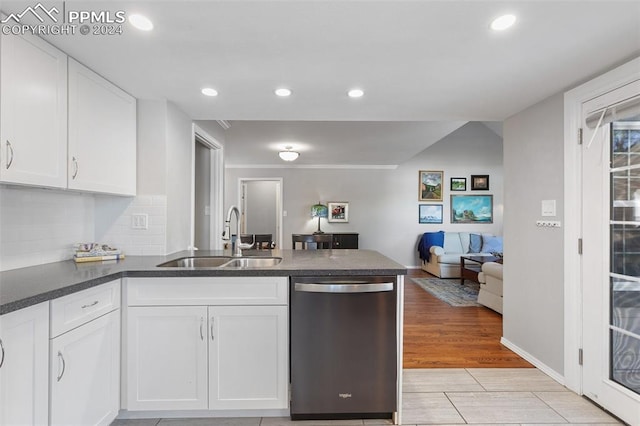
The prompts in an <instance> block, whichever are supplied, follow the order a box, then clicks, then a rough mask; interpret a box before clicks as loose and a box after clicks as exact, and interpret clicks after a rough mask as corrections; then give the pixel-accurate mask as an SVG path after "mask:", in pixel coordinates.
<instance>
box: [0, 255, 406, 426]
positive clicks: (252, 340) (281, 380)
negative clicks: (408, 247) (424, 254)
mask: <svg viewBox="0 0 640 426" xmlns="http://www.w3.org/2000/svg"><path fill="white" fill-rule="evenodd" d="M244 255H245V256H244V257H245V258H248V257H253V256H256V257H275V258H281V259H282V260H281V262H280V263H278V264H277V265H274V266H268V267H258V268H252V267H211V268H190V267H158V266H157V265H160V264H164V263H167V262H171V261H173V260H175V259H179V258H184V257H197V258H203V257H218V256H230V252H228V251H224V252H223V251H198V252H190V251H184V252H179V253H175V254H172V255H168V256H131V257H127V258H126V259H124V260H121V261H112V262H98V263H87V264H76V263H74V262H73V261H65V262H56V263H51V264H46V265H40V266H34V267H29V268H21V269H15V270H9V271H5V272H2V273H0V338H1V339H3V347H4V348H5V351H6V356H5V359H6V362H5V365H3V366H2V367H1V368H0V384H1V385H2V388H0V396H2V395H4V396H7V393H6V389H7V387H8V386H10V384H11V381H12V380H17V379H18V377H29V378H30V383H33V387H34V389H32V391H33V392H34V394H36V397H33V396H32V395H24V394H23V395H18V394H16V395H14V399H18V398H20V397H26V396H31V398H25V401H26V402H25V401H19V400H17V401H13V400H12V398H3V399H2V403H3V404H4V403H6V402H11V403H12V406H14V407H17V408H16V410H18V409H20V408H22V409H24V410H25V412H28V413H29V415H31V414H33V416H38V415H39V416H46V415H49V416H50V418H51V419H52V420H53V421H52V422H51V423H52V424H64V423H66V424H71V423H78V422H79V423H82V424H85V423H86V424H107V425H108V424H109V423H110V421H111V420H113V418H115V417H116V416H119V417H121V418H144V417H149V416H154V415H158V414H159V413H161V415H162V416H163V417H226V416H231V415H233V416H283V415H289V413H290V408H291V407H290V404H289V392H288V391H289V383H290V382H289V369H288V365H289V354H290V352H289V345H290V342H289V323H290V312H291V306H290V292H291V291H292V290H291V288H293V287H290V285H291V283H293V282H294V281H301V279H302V278H303V277H304V278H305V279H308V278H309V277H323V279H326V278H335V277H339V278H341V279H343V280H344V279H345V278H347V279H349V280H350V282H357V281H358V278H361V279H363V278H364V277H392V278H393V281H394V282H395V283H396V286H395V288H394V297H395V298H396V299H395V307H394V313H395V324H393V327H392V328H394V329H395V333H394V336H395V337H394V339H395V343H396V347H395V355H396V356H395V364H396V367H397V368H396V371H395V374H394V378H395V380H396V383H395V389H396V398H395V400H396V404H395V405H394V407H400V406H401V405H400V397H401V392H399V389H400V388H401V377H402V376H401V368H402V365H401V359H402V357H401V353H402V350H401V348H402V333H401V330H402V295H403V276H404V275H405V274H406V272H407V271H406V269H405V268H404V267H403V266H401V265H399V264H397V263H396V262H394V261H392V260H390V259H388V258H386V257H385V256H382V255H381V254H380V253H378V252H375V251H369V250H317V251H316V250H311V251H307V250H303V251H300V250H295V251H294V250H273V251H265V250H260V251H245V253H244ZM311 281H313V280H311ZM316 281H320V280H316ZM28 312H34V315H35V316H34V317H33V318H35V319H26V318H24V314H25V313H28ZM13 317H18V320H13V319H12V318H13ZM20 317H23V318H20ZM25 323H28V324H29V327H30V328H29V330H34V332H33V333H32V334H29V336H27V337H28V338H30V339H32V340H33V341H32V342H30V344H28V345H22V346H21V348H20V349H21V350H22V351H24V350H26V349H29V350H30V351H31V352H36V351H37V352H39V353H38V354H28V355H29V356H31V357H32V358H33V359H34V365H36V364H38V363H39V365H40V367H38V368H31V367H30V366H29V369H28V371H17V370H14V371H12V370H11V368H12V366H14V365H16V364H15V361H14V360H12V359H11V357H10V355H12V354H14V353H15V351H14V350H13V348H12V347H11V346H10V344H11V343H12V342H11V340H12V337H14V340H15V334H16V333H14V334H12V328H11V326H15V327H19V326H20V324H25ZM120 324H121V325H120ZM390 325H391V324H390ZM35 330H41V332H36V331H35ZM121 330H122V333H121V334H120V331H121ZM30 333H31V331H30ZM5 336H6V337H5ZM71 337H73V339H71ZM23 338H25V337H24V336H23ZM96 339H98V340H96ZM90 342H92V343H91V344H89V343H90ZM96 342H99V345H98V348H99V349H98V350H99V352H97V353H91V351H92V350H93V351H95V350H96V349H95V347H96ZM83 343H85V345H84V346H86V348H85V349H82V350H79V348H82V347H84V346H83ZM107 349H108V351H107ZM74 351H75V352H74ZM107 352H110V354H109V353H107ZM108 355H110V356H108ZM120 355H121V359H122V364H121V365H120ZM25 356H26V355H25ZM85 358H93V359H95V361H96V363H97V364H96V365H100V368H96V367H95V365H93V364H87V363H85V364H87V365H86V366H85V370H82V372H81V373H80V374H79V373H78V368H80V367H83V365H76V366H75V368H69V367H70V366H71V365H73V364H74V362H76V363H80V362H81V360H82V359H85ZM37 360H40V361H37ZM100 362H103V363H102V364H100ZM19 367H20V366H19V365H18V366H17V367H15V368H19ZM74 374H75V375H74ZM93 375H95V376H96V377H93ZM82 377H88V378H92V379H98V380H95V383H98V387H97V388H96V384H95V383H89V382H92V380H89V379H85V380H83V379H82ZM74 379H76V382H75V383H74V384H73V386H71V385H66V387H65V381H66V382H67V383H69V382H72V381H73V380H74ZM43 383H44V384H45V386H44V387H45V390H47V389H48V393H50V395H47V392H44V394H43V392H42V386H41V385H42V384H43ZM47 383H48V386H46V384H47ZM90 385H91V386H93V388H91V387H90ZM36 388H37V389H36ZM92 392H94V394H92ZM95 392H97V393H95ZM345 395H347V393H342V394H341V396H340V398H341V399H346V397H345ZM95 396H98V397H95ZM337 397H338V395H336V398H337ZM48 398H49V399H50V400H51V403H50V404H49V403H48V402H47V401H48ZM349 398H350V397H349ZM353 399H356V398H355V397H354V398H353ZM69 401H76V402H74V403H70V402H69ZM25 404H26V405H25ZM29 404H31V405H32V406H29ZM70 404H71V405H70ZM74 404H75V408H77V406H78V405H80V404H83V405H84V404H86V408H88V409H87V410H85V411H84V412H82V413H79V411H80V410H77V409H76V410H74V406H73V405H74ZM5 408H6V407H4V406H3V407H2V409H3V411H4V410H5ZM37 413H39V414H37ZM18 414H19V413H18ZM389 414H392V415H393V418H394V420H395V422H399V418H400V413H399V410H398V409H397V408H396V410H394V411H392V412H391V413H389ZM78 416H93V417H78ZM40 418H44V417H40Z"/></svg>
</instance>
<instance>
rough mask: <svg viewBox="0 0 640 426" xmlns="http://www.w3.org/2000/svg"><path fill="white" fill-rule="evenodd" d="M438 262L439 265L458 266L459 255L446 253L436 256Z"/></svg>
mask: <svg viewBox="0 0 640 426" xmlns="http://www.w3.org/2000/svg"><path fill="white" fill-rule="evenodd" d="M438 262H440V263H453V264H455V265H459V264H460V253H447V254H442V255H440V256H438ZM465 265H466V263H465Z"/></svg>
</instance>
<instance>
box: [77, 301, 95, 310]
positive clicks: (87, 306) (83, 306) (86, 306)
mask: <svg viewBox="0 0 640 426" xmlns="http://www.w3.org/2000/svg"><path fill="white" fill-rule="evenodd" d="M98 303H99V302H98V301H97V300H96V301H94V302H93V303H90V304H88V305H82V306H81V308H82V309H87V308H90V307H92V306H96V305H97V304H98Z"/></svg>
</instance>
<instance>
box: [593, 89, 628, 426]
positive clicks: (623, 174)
mask: <svg viewBox="0 0 640 426" xmlns="http://www.w3.org/2000/svg"><path fill="white" fill-rule="evenodd" d="M582 123H583V125H584V128H583V145H582V165H581V168H582V179H581V180H582V182H581V185H582V191H581V194H582V197H581V198H582V235H583V237H582V240H583V255H582V266H581V270H582V313H583V319H582V329H581V332H582V339H583V353H584V356H583V365H582V385H583V393H584V394H585V395H586V396H587V397H589V398H590V399H592V400H594V401H595V402H597V403H598V404H600V405H602V406H603V407H605V408H607V409H609V410H611V411H612V412H614V413H615V414H616V415H618V416H620V417H621V418H623V419H624V420H626V421H628V422H630V423H632V424H638V423H640V413H639V410H638V407H640V80H638V81H636V82H634V83H631V84H628V85H626V86H623V87H621V88H619V89H616V90H612V91H610V92H608V93H606V94H604V95H601V96H599V97H597V98H595V99H592V100H590V101H588V102H585V103H584V104H583V107H582ZM596 206H597V207H596Z"/></svg>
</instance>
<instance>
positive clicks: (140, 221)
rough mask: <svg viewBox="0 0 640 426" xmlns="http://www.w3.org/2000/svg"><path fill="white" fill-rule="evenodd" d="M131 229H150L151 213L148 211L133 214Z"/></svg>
mask: <svg viewBox="0 0 640 426" xmlns="http://www.w3.org/2000/svg"><path fill="white" fill-rule="evenodd" d="M131 229H149V215H148V214H146V213H138V214H132V215H131Z"/></svg>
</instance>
